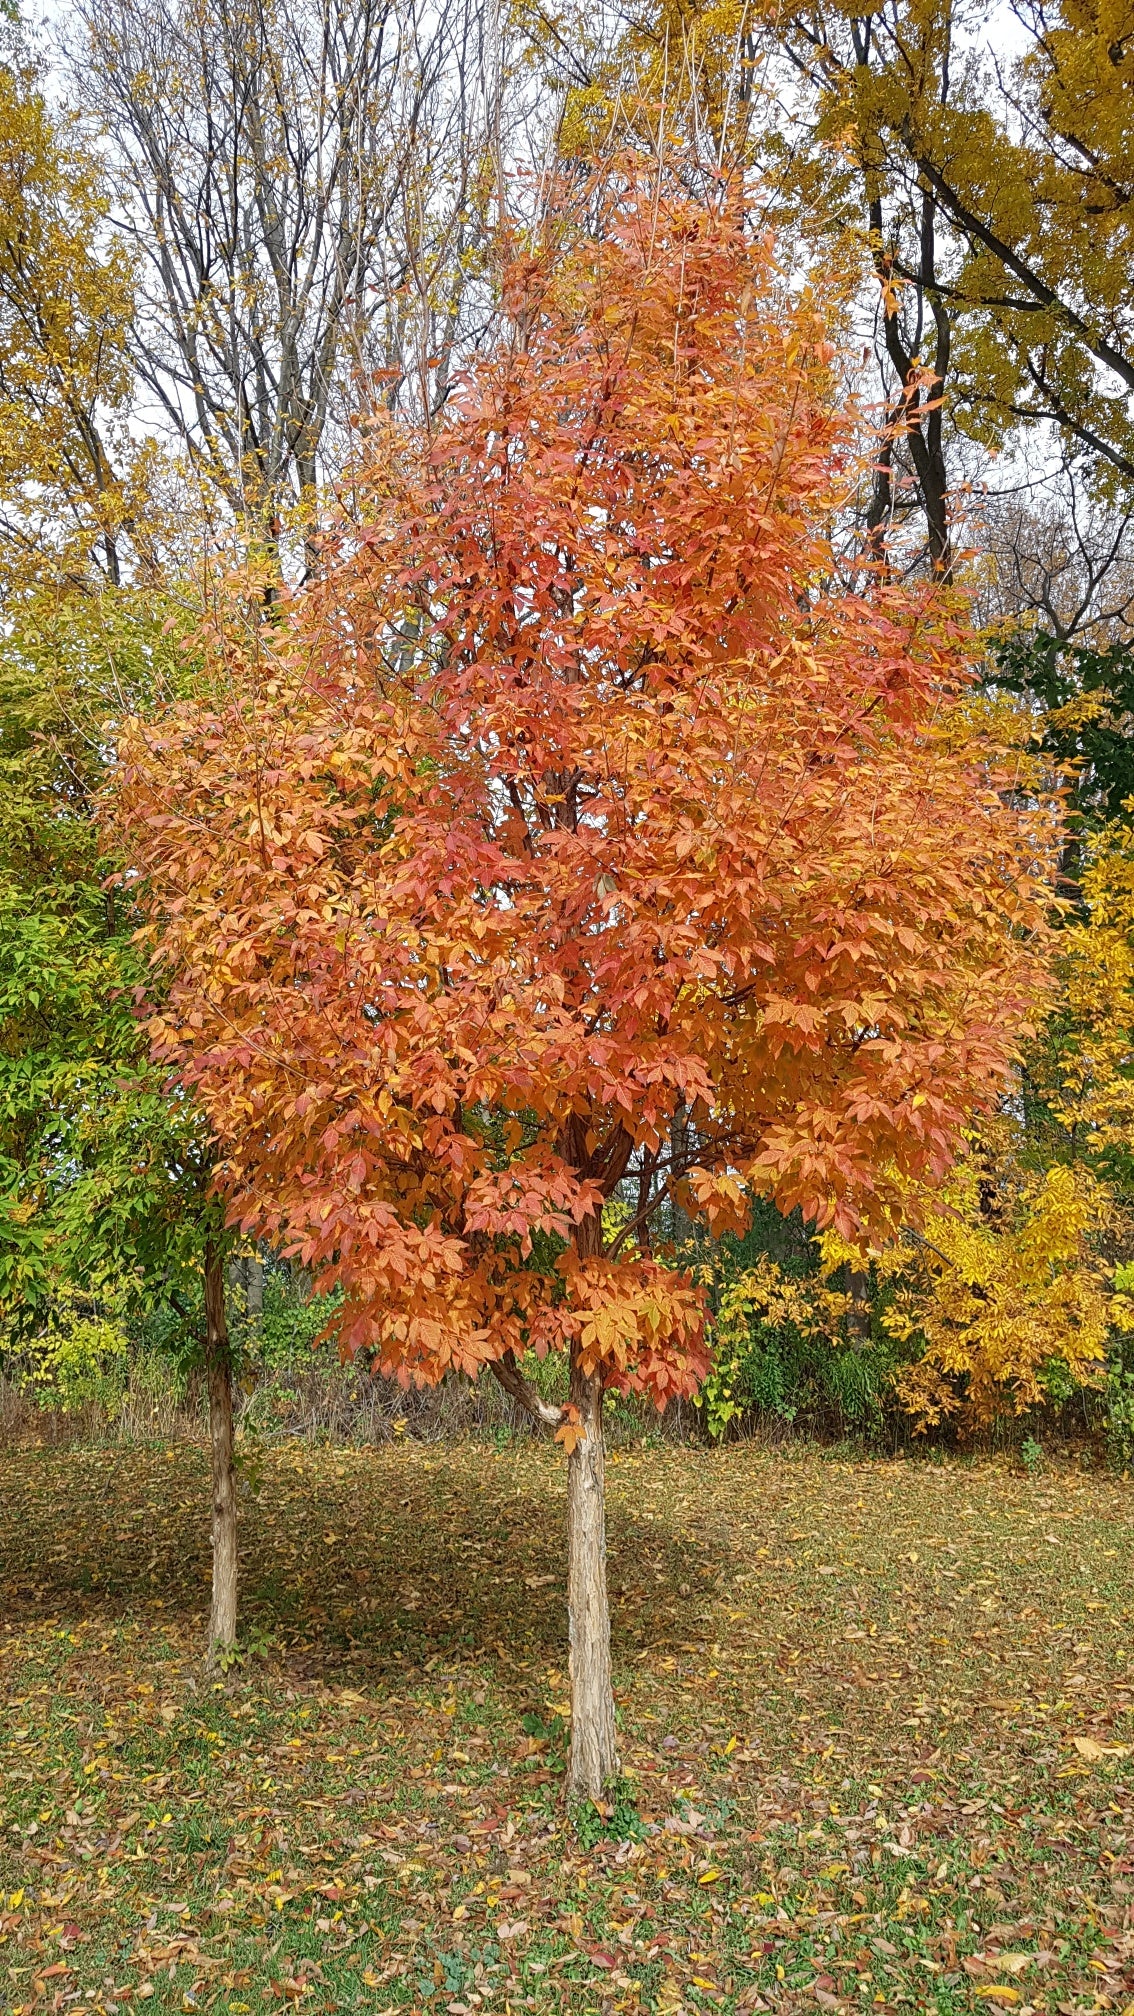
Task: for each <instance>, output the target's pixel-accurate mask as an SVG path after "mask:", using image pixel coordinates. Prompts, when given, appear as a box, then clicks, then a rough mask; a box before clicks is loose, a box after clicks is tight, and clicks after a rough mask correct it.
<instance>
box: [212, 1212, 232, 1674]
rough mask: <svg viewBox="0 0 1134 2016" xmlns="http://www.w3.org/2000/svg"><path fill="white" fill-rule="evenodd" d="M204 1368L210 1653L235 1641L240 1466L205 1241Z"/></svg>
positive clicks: (216, 1265) (222, 1326)
mask: <svg viewBox="0 0 1134 2016" xmlns="http://www.w3.org/2000/svg"><path fill="white" fill-rule="evenodd" d="M205 1371H206V1374H207V1377H208V1382H209V1442H210V1446H211V1450H212V1470H213V1602H212V1612H211V1614H210V1617H209V1658H210V1660H212V1659H214V1658H215V1657H216V1654H217V1653H218V1652H219V1651H224V1650H225V1649H226V1648H227V1647H228V1646H230V1645H233V1644H235V1642H236V1472H235V1469H234V1466H233V1436H232V1347H231V1345H230V1343H229V1336H228V1320H227V1317H226V1315H225V1306H224V1262H223V1260H222V1259H221V1257H220V1254H219V1252H218V1250H217V1247H216V1245H215V1244H214V1242H213V1241H212V1240H211V1239H210V1240H209V1241H208V1242H207V1244H206V1247H205Z"/></svg>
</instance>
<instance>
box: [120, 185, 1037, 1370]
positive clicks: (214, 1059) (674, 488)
mask: <svg viewBox="0 0 1134 2016" xmlns="http://www.w3.org/2000/svg"><path fill="white" fill-rule="evenodd" d="M558 235H559V238H560V239H561V240H562V238H563V232H562V231H561V230H560V232H559V234H558ZM505 300H506V307H507V313H506V315H505V317H504V319H503V321H502V324H501V327H500V330H499V332H498V335H497V340H496V341H495V343H494V345H493V346H492V347H491V349H490V350H489V351H488V352H487V354H486V355H485V357H484V358H483V360H482V361H481V362H479V363H478V364H477V365H476V366H475V368H474V369H473V370H472V371H471V372H470V374H469V376H468V378H467V381H466V382H465V384H464V386H463V389H462V391H461V394H460V397H459V399H457V400H456V401H455V403H454V407H453V410H452V412H451V413H450V414H449V415H448V416H447V417H446V419H445V420H444V422H443V423H442V424H441V425H440V427H439V429H438V430H437V431H436V433H435V434H434V436H433V438H432V439H431V440H428V441H426V442H416V443H415V442H412V441H409V440H408V439H406V438H405V437H396V436H395V433H394V430H393V428H392V427H391V429H390V430H388V431H387V433H385V434H377V435H375V437H374V443H375V446H374V461H373V467H372V470H371V474H370V487H369V493H368V496H369V502H368V506H367V512H366V523H365V525H364V526H363V527H362V528H361V530H360V529H359V528H358V527H352V528H350V530H349V532H348V533H346V534H344V535H343V536H342V537H341V538H340V539H339V541H338V542H337V544H329V545H328V548H327V552H326V556H325V566H324V571H323V574H322V577H321V579H320V581H319V582H318V583H317V584H315V586H314V587H312V588H309V589H308V590H307V591H305V593H304V594H303V595H302V596H301V597H296V598H295V599H294V601H293V602H292V604H291V605H290V607H289V608H288V609H287V610H286V612H285V613H284V615H283V617H281V618H280V620H278V621H277V622H275V623H274V624H273V625H272V627H271V628H270V629H269V628H268V627H267V626H261V627H260V628H259V629H258V630H256V631H255V634H254V635H250V634H247V633H243V634H242V633H241V631H240V629H239V626H238V625H236V624H235V623H230V624H229V625H227V626H226V628H225V631H224V634H223V636H222V638H221V642H220V647H219V649H218V653H217V662H216V664H215V665H214V667H213V673H212V678H211V682H210V686H209V689H208V693H207V694H205V695H203V696H202V697H199V698H197V699H195V700H193V701H191V702H187V703H184V704H182V705H180V706H177V707H175V708H173V709H171V710H170V711H169V712H167V713H166V714H165V715H163V717H162V718H161V719H160V720H158V721H156V722H153V721H150V722H147V723H145V724H142V723H136V724H134V726H133V727H132V729H131V731H130V733H129V734H128V736H127V737H126V739H125V742H124V745H123V749H122V763H121V776H120V780H119V784H118V787H117V796H116V809H115V815H114V816H115V817H116V819H117V822H118V825H119V829H120V832H121V833H122V834H123V835H124V836H125V843H126V846H127V849H128V852H129V854H130V858H131V859H132V861H133V862H134V863H135V865H136V866H137V868H138V870H139V872H140V874H141V876H142V877H143V878H144V881H143V887H144V892H145V901H146V903H147V904H148V906H149V912H150V916H151V920H152V923H151V930H152V934H153V937H154V943H155V957H156V958H157V959H158V960H159V961H161V962H163V963H164V965H165V967H166V969H167V972H168V978H169V989H168V996H167V999H166V1001H165V1004H164V1005H163V1007H162V1009H161V1012H160V1013H159V1014H157V1015H155V1017H154V1021H153V1036H154V1041H155V1043H156V1045H157V1047H158V1049H159V1051H160V1052H161V1053H162V1054H163V1055H165V1056H167V1057H168V1058H169V1059H171V1060H172V1061H173V1063H174V1064H175V1065H176V1067H177V1070H178V1071H179V1072H180V1073H181V1074H182V1075H183V1077H184V1078H185V1079H186V1080H187V1081H188V1082H189V1083H191V1084H192V1086H193V1087H194V1088H195V1091H196V1093H197V1096H198V1097H199V1098H200V1100H201V1101H202V1102H203V1104H204V1108H205V1111H206V1112H207V1114H208V1116H209V1118H210V1121H211V1123H212V1125H213V1128H214V1129H215V1132H216V1137H217V1141H218V1143H219V1145H220V1151H221V1154H222V1157H223V1160H222V1167H221V1181H222V1182H223V1184H224V1186H225V1188H226V1190H227V1192H228V1195H229V1198H230V1207H231V1211H232V1215H233V1217H234V1218H239V1220H240V1221H241V1222H242V1223H243V1224H244V1225H245V1226H246V1227H247V1228H248V1229H249V1230H252V1231H254V1232H255V1233H256V1234H257V1235H258V1236H259V1237H262V1238H263V1239H265V1240H267V1241H269V1242H271V1243H273V1244H275V1245H277V1246H278V1247H281V1248H283V1249H284V1250H286V1251H288V1252H290V1253H292V1254H294V1255H297V1256H298V1257H299V1258H301V1259H302V1261H303V1262H304V1263H305V1264H306V1265H308V1266H310V1267H312V1268H313V1269H314V1270H315V1271H316V1273H317V1275H318V1278H319V1280H320V1282H321V1283H322V1284H323V1285H324V1286H327V1285H331V1284H337V1285H338V1286H340V1287H341V1289H342V1290H343V1293H344V1312H343V1316H342V1338H343V1342H344V1345H345V1347H346V1348H347V1349H348V1350H356V1349H365V1350H367V1351H370V1352H373V1353H374V1354H375V1355H376V1357H377V1359H378V1361H379V1362H380V1363H381V1364H382V1365H383V1367H384V1368H385V1369H387V1370H389V1371H392V1372H395V1373H396V1374H397V1375H398V1376H400V1377H401V1378H403V1379H413V1380H417V1381H433V1380H436V1379H438V1378H440V1377H441V1376H443V1375H444V1373H445V1372H446V1371H447V1370H449V1369H450V1368H458V1369H460V1370H463V1371H465V1372H468V1373H473V1374H475V1373H476V1372H477V1371H478V1370H479V1369H480V1367H482V1366H483V1365H484V1364H486V1363H488V1362H490V1361H491V1360H493V1359H497V1358H500V1357H501V1356H502V1355H503V1354H504V1353H505V1352H507V1351H510V1350H515V1351H520V1350H523V1349H528V1348H534V1349H536V1350H538V1351H540V1352H544V1351H547V1350H550V1349H562V1348H565V1347H569V1346H571V1345H572V1344H574V1346H575V1349H576V1353H578V1352H582V1354H583V1356H584V1357H585V1359H586V1361H587V1366H588V1368H589V1369H594V1368H596V1367H597V1368H599V1369H601V1372H602V1375H603V1378H604V1380H605V1381H606V1383H607V1384H613V1385H618V1386H621V1387H633V1388H635V1389H637V1390H640V1391H644V1392H647V1393H650V1394H651V1395H652V1396H653V1397H654V1398H655V1399H656V1400H657V1401H658V1402H659V1403H664V1401H665V1400H666V1399H668V1398H669V1397H670V1396H671V1395H672V1394H674V1393H689V1392H691V1391H693V1390H695V1388H696V1386H697V1384H698V1383H699V1381H700V1380H701V1378H702V1377H703V1376H704V1373H705V1370H706V1363H707V1361H706V1354H705V1344H704V1339H703V1333H702V1313H701V1304H700V1300H699V1294H698V1291H697V1290H696V1289H695V1288H694V1286H693V1285H692V1284H691V1282H690V1280H689V1279H688V1278H687V1277H686V1276H685V1275H683V1274H681V1273H680V1272H678V1271H676V1270H675V1269H674V1268H672V1267H669V1266H666V1265H664V1264H662V1263H661V1262H660V1261H659V1260H658V1259H656V1258H655V1257H653V1255H652V1254H651V1252H650V1250H649V1244H648V1238H647V1236H646V1213H643V1215H642V1218H641V1222H640V1223H638V1224H635V1225H633V1226H631V1227H630V1228H628V1230H625V1231H622V1232H620V1233H619V1234H618V1235H617V1236H616V1237H615V1238H614V1239H609V1238H608V1240H607V1241H606V1242H605V1250H604V1240H603V1238H602V1234H601V1211H602V1204H603V1201H604V1200H605V1199H608V1198H610V1197H611V1196H612V1194H613V1193H614V1192H615V1190H616V1188H617V1187H618V1186H619V1185H620V1184H622V1183H623V1182H624V1179H625V1178H626V1176H627V1172H628V1171H633V1170H640V1169H641V1168H642V1164H643V1158H645V1160H646V1165H647V1169H648V1171H649V1173H650V1181H649V1183H648V1184H647V1185H646V1188H645V1193H644V1194H645V1195H646V1197H647V1205H648V1203H649V1201H650V1200H654V1201H656V1200H657V1199H658V1198H659V1197H662V1196H664V1195H665V1194H667V1192H668V1193H670V1194H672V1192H673V1191H674V1190H675V1189H676V1188H677V1187H678V1186H679V1185H680V1186H681V1189H680V1194H681V1198H682V1201H683V1203H684V1204H685V1207H686V1208H688V1209H690V1210H700V1211H703V1212H705V1213H706V1214H707V1215H708V1216H709V1218H710V1221H711V1222H714V1223H728V1222H734V1221H735V1219H736V1216H737V1214H738V1213H742V1211H743V1199H744V1193H745V1188H746V1187H747V1188H749V1189H755V1190H757V1191H760V1192H763V1193H765V1194H767V1195H770V1196H772V1197H774V1198H775V1199H776V1201H777V1202H778V1203H779V1204H780V1205H781V1207H782V1208H783V1209H785V1210H790V1209H791V1208H792V1207H794V1206H799V1207H800V1208H801V1209H802V1211H803V1212H804V1214H805V1215H806V1216H807V1217H808V1218H810V1219H813V1220H815V1221H816V1222H817V1223H818V1224H819V1225H829V1224H833V1225H835V1226H837V1227H840V1228H841V1229H843V1230H844V1231H846V1232H848V1233H849V1232H851V1231H853V1230H855V1229H856V1228H858V1227H861V1226H864V1225H865V1226H872V1227H875V1228H877V1227H879V1226H882V1225H886V1224H889V1223H892V1222H894V1221H896V1219H897V1218H898V1217H900V1215H901V1212H902V1210H903V1208H904V1205H905V1200H906V1199H907V1197H908V1196H909V1194H910V1184H911V1179H919V1180H925V1179H934V1178H936V1177H937V1176H939V1175H940V1174H941V1173H942V1172H943V1171H944V1170H945V1168H946V1167H947V1166H948V1164H949V1162H950V1159H951V1156H952V1153H953V1149H954V1144H955V1142H956V1140H957V1138H958V1135H959V1132H960V1129H961V1127H962V1125H963V1123H964V1122H965V1121H966V1120H967V1119H969V1117H970V1116H971V1114H972V1112H973V1111H974V1109H977V1108H979V1107H980V1106H981V1105H982V1103H986V1102H987V1101H988V1100H989V1099H990V1097H992V1096H993V1094H994V1093H995V1091H996V1089H997V1088H998V1086H999V1084H1000V1082H1001V1081H1002V1078H1003V1074H1004V1071H1005V1068H1006V1065H1007V1063H1008V1060H1009V1059H1010V1058H1011V1056H1012V1054H1013V1051H1014V1047H1015V1045H1016V1043H1017V1041H1018V1037H1019V1033H1020V1031H1021V1029H1022V1027H1023V1026H1024V1024H1025V1022H1026V1018H1027V1012H1028V1003H1029V1000H1031V999H1032V998H1034V993H1035V989H1036V986H1037V960H1036V955H1035V951H1034V949H1033V948H1034V941H1035V937H1036V934H1037V932H1039V931H1040V930H1041V929H1042V918H1041V911H1040V905H1039V891H1038V888H1037V884H1036V881H1035V863H1036V861H1037V860H1038V859H1039V858H1040V851H1039V850H1040V849H1041V847H1042V845H1043V844H1044V840H1043V835H1042V834H1040V833H1039V832H1038V830H1037V831H1032V830H1030V829H1029V826H1028V824H1027V822H1026V820H1025V815H1024V814H1023V813H1022V812H1021V811H1020V809H1019V806H1018V805H1017V804H1016V803H1015V802H1014V801H1013V800H1012V798H1011V795H1010V793H1009V792H1008V791H1007V790H1006V789H1005V780H1004V779H1003V778H1002V777H999V776H997V775H996V774H994V772H993V771H992V770H991V769H990V767H989V764H988V762H987V757H986V752H985V751H984V750H983V749H982V748H978V746H977V745H976V743H975V741H969V740H967V739H966V736H965V734H964V732H963V729H962V728H961V726H960V725H959V723H960V719H961V716H960V710H961V709H962V708H963V706H964V691H965V685H966V680H967V676H968V675H967V670H966V663H965V653H964V640H963V637H962V636H960V635H959V633H958V631H957V630H956V628H955V627H954V626H953V625H952V624H951V622H950V621H949V620H948V618H947V617H946V616H945V615H944V614H942V613H941V610H940V609H939V608H937V607H935V604H934V602H933V599H932V598H931V597H930V595H929V594H928V593H927V592H923V591H922V590H921V589H918V588H916V587H915V588H912V589H905V588H902V587H900V586H896V585H893V584H888V583H886V582H884V581H882V580H880V579H878V578H871V577H868V576H867V575H866V574H865V573H863V574H860V575H859V577H858V579H857V585H855V583H854V582H852V583H850V584H849V585H848V583H847V581H846V579H845V578H844V575H843V572H842V571H841V569H840V566H839V564H838V562H837V560H836V556H835V554H834V552H833V550H832V547H831V544H830V540H829V536H828V529H827V528H828V527H829V525H830V524H831V522H832V520H833V518H834V515H835V514H836V512H837V510H838V507H839V506H840V504H841V503H842V500H843V497H844V495H845V490H846V486H847V484H848V482H849V481H850V473H849V472H850V465H851V451H852V434H853V423H852V421H851V420H849V419H848V417H847V416H846V415H845V413H843V412H841V411H840V410H839V405H838V401H837V398H836V396H835V393H834V389H833V357H832V351H831V346H830V343H829V340H828V335H827V332H826V330H825V328H824V326H823V323H822V319H821V317H820V315H819V314H818V312H817V310H816V309H815V307H814V305H812V304H810V303H808V301H806V300H799V299H795V298H793V296H792V293H791V290H790V289H789V288H788V286H787V285H786V283H785V282H784V280H783V278H782V276H781V275H780V274H779V273H778V272H777V269H776V267H775V263H774V258H773V253H772V250H771V248H770V247H769V246H768V245H767V244H765V243H763V242H761V241H759V240H755V239H754V238H753V237H752V235H751V234H750V232H749V231H748V230H747V229H746V228H745V225H744V221H743V218H742V216H741V215H740V213H739V212H738V211H737V210H735V209H734V208H732V207H731V206H730V205H729V204H728V203H725V202H722V203H721V204H720V205H719V206H718V207H715V208H714V207H713V206H712V205H708V206H706V205H702V204H696V203H693V202H692V201H689V200H687V199H685V198H684V197H682V196H681V195H680V194H675V193H674V192H673V191H672V190H670V191H667V190H666V189H664V188H660V189H659V188H658V187H656V186H653V185H651V186H645V185H640V184H636V183H635V182H634V181H633V179H632V178H631V180H630V181H629V182H628V183H624V184H623V185H622V187H621V190H620V193H619V194H618V195H617V197H616V198H612V199H610V201H609V202H608V204H607V208H606V212H605V215H604V220H603V228H602V230H601V231H600V232H598V233H597V234H591V235H588V236H586V237H585V238H580V237H578V236H576V237H575V239H574V240H573V241H572V242H571V244H570V246H569V248H568V249H567V250H566V251H559V252H557V253H554V254H552V253H548V254H547V256H546V257H543V256H536V255H534V254H528V255H526V256H525V258H524V260H522V261H518V262H517V263H516V264H515V265H514V267H513V269H512V271H511V273H510V276H509V280H508V285H507V289H506V294H505ZM675 1115H680V1116H681V1118H682V1124H681V1127H680V1129H678V1130H675V1125H674V1121H675ZM678 1142H680V1143H683V1144H686V1145H685V1146H684V1147H683V1148H682V1150H681V1152H680V1153H679V1149H678V1146H677V1145H675V1144H677V1143H678ZM682 1157H684V1160H683V1159H682ZM640 1188H641V1186H640Z"/></svg>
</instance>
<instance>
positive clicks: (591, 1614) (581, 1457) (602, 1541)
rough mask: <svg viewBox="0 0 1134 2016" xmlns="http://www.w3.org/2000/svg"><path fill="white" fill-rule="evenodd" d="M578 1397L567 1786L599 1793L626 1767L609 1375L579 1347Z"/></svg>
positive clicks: (571, 1488) (571, 1472)
mask: <svg viewBox="0 0 1134 2016" xmlns="http://www.w3.org/2000/svg"><path fill="white" fill-rule="evenodd" d="M571 1402H572V1405H573V1406H574V1407H575V1409H576V1410H577V1412H578V1416H579V1422H580V1425H581V1427H582V1429H583V1433H582V1436H581V1437H580V1439H579V1441H578V1442H576V1444H575V1447H574V1449H573V1450H572V1451H571V1454H570V1456H569V1457H568V1459H567V1620H568V1631H569V1636H570V1645H571V1757H570V1762H569V1764H568V1769H567V1792H568V1796H569V1797H570V1798H572V1799H597V1798H598V1797H599V1795H600V1794H601V1792H602V1788H603V1786H604V1785H605V1783H606V1781H607V1780H608V1779H609V1778H612V1777H613V1776H614V1775H615V1773H616V1772H617V1770H618V1753H617V1751H616V1748H615V1733H614V1692H613V1685H612V1680H611V1670H610V1609H609V1606H608V1604H607V1595H606V1509H605V1504H604V1496H603V1493H604V1462H603V1446H602V1382H601V1380H600V1379H599V1378H598V1377H597V1376H595V1375H594V1374H592V1375H591V1376H590V1377H588V1376H587V1374H586V1373H585V1372H584V1371H583V1368H582V1366H581V1365H580V1364H579V1363H578V1357H577V1348H576V1349H573V1350H572V1353H571Z"/></svg>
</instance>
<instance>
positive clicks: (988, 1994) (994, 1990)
mask: <svg viewBox="0 0 1134 2016" xmlns="http://www.w3.org/2000/svg"><path fill="white" fill-rule="evenodd" d="M973 1993H974V1995H976V1996H977V1998H978V2000H980V2001H982V2002H1004V2003H1007V2004H1008V2005H1009V2006H1011V2004H1012V2003H1013V2002H1018V2001H1019V2000H1020V1991H1019V1989H1018V1988H1009V1987H1007V1986H1005V1985H1004V1984H1003V1983H999V1982H998V1983H997V1984H996V1985H995V1986H994V1987H989V1988H974V1990H973Z"/></svg>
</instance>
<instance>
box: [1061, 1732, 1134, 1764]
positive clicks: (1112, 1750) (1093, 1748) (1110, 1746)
mask: <svg viewBox="0 0 1134 2016" xmlns="http://www.w3.org/2000/svg"><path fill="white" fill-rule="evenodd" d="M1071 1740H1072V1742H1073V1743H1074V1745H1075V1748H1076V1750H1077V1751H1078V1752H1079V1755H1080V1757H1085V1758H1086V1760H1087V1762H1088V1764H1096V1763H1097V1762H1098V1760H1099V1758H1100V1757H1129V1755H1130V1745H1129V1743H1096V1742H1095V1739H1094V1737H1093V1736H1074V1737H1072V1739H1071Z"/></svg>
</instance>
